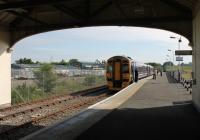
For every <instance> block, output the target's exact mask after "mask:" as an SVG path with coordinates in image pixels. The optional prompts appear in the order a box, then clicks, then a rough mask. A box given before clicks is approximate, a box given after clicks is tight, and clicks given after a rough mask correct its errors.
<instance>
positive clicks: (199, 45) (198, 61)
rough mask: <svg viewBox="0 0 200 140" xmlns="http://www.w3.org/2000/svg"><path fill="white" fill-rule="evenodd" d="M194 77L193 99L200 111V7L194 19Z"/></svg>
mask: <svg viewBox="0 0 200 140" xmlns="http://www.w3.org/2000/svg"><path fill="white" fill-rule="evenodd" d="M193 45H194V46H193V47H194V48H193V79H194V85H193V89H192V100H193V103H194V105H195V106H196V108H197V109H198V110H199V111H200V8H199V5H197V9H196V11H195V12H194V19H193Z"/></svg>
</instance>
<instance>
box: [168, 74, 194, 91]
mask: <svg viewBox="0 0 200 140" xmlns="http://www.w3.org/2000/svg"><path fill="white" fill-rule="evenodd" d="M167 73H168V74H169V75H170V76H171V77H172V78H174V79H175V80H176V81H177V82H179V83H181V84H182V85H183V87H184V88H186V89H187V91H189V92H190V94H191V93H192V84H193V80H192V73H191V72H188V71H180V72H179V71H169V72H167Z"/></svg>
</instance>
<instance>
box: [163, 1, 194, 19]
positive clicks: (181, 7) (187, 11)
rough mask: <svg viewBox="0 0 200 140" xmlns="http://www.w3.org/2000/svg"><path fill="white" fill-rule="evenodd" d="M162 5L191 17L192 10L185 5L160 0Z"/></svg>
mask: <svg viewBox="0 0 200 140" xmlns="http://www.w3.org/2000/svg"><path fill="white" fill-rule="evenodd" d="M160 1H161V2H162V3H165V4H167V5H168V6H170V7H172V8H174V9H175V10H178V11H179V12H183V13H185V14H188V15H192V10H191V9H190V8H188V7H186V6H185V5H182V4H180V3H178V2H177V1H175V0H160Z"/></svg>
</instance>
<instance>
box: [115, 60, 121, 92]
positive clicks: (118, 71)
mask: <svg viewBox="0 0 200 140" xmlns="http://www.w3.org/2000/svg"><path fill="white" fill-rule="evenodd" d="M113 67H114V71H113V76H114V77H113V87H119V88H120V87H121V86H122V72H121V71H122V68H121V67H122V66H121V61H120V60H116V61H114V63H113Z"/></svg>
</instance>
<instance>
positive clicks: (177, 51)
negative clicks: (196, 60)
mask: <svg viewBox="0 0 200 140" xmlns="http://www.w3.org/2000/svg"><path fill="white" fill-rule="evenodd" d="M175 55H192V50H176V51H175Z"/></svg>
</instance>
